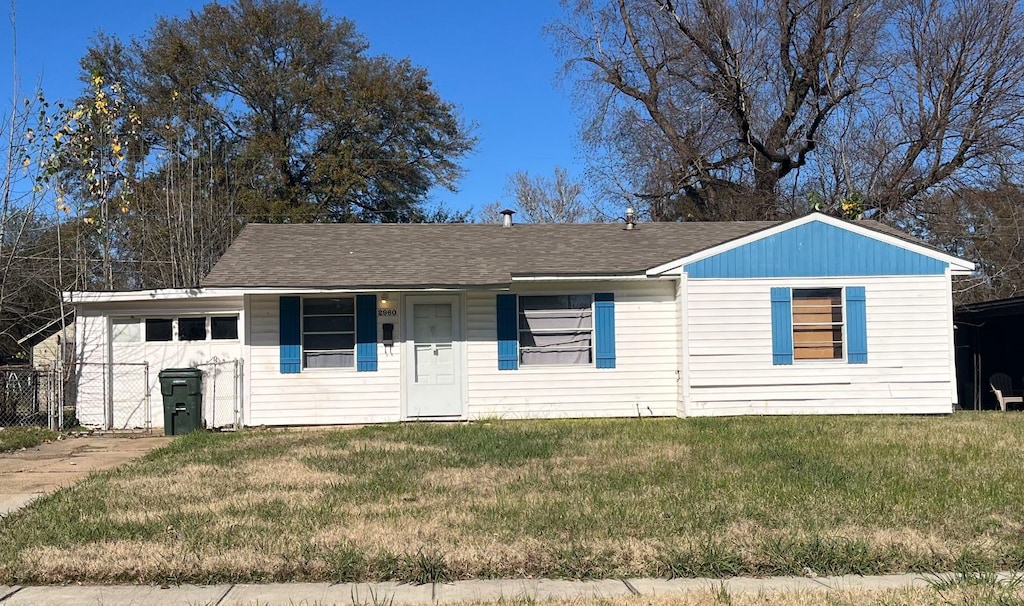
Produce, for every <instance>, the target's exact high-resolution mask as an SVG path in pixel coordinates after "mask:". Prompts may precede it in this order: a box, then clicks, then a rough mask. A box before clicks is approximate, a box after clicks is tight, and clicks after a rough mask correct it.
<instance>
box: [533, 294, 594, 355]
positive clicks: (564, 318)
mask: <svg viewBox="0 0 1024 606" xmlns="http://www.w3.org/2000/svg"><path fill="white" fill-rule="evenodd" d="M593 316H594V313H593V297H592V296H591V295H541V296H520V297H519V363H520V364H522V365H524V366H528V365H538V366H539V365H551V364H591V363H592V362H593V359H594V358H593V342H594V322H593Z"/></svg>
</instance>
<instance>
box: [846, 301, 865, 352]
mask: <svg viewBox="0 0 1024 606" xmlns="http://www.w3.org/2000/svg"><path fill="white" fill-rule="evenodd" d="M846 361H847V362H849V363H850V364H867V363H868V312H867V303H866V302H865V297H864V287H863V286H847V287H846Z"/></svg>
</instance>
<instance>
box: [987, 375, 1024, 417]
mask: <svg viewBox="0 0 1024 606" xmlns="http://www.w3.org/2000/svg"><path fill="white" fill-rule="evenodd" d="M988 384H989V387H991V388H992V393H994V394H995V395H996V400H998V401H999V410H1001V411H1003V412H1006V405H1007V404H1013V403H1019V404H1024V397H1021V396H1011V395H1009V394H1010V393H1012V392H1013V379H1011V378H1010V375H1007V374H1004V373H1001V372H997V373H996V374H994V375H992V376H991V377H989V378H988Z"/></svg>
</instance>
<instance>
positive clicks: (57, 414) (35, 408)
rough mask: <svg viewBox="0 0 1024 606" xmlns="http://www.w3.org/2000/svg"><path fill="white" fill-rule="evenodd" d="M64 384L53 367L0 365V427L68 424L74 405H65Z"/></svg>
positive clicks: (57, 427)
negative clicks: (69, 406) (38, 367)
mask: <svg viewBox="0 0 1024 606" xmlns="http://www.w3.org/2000/svg"><path fill="white" fill-rule="evenodd" d="M66 387H67V381H62V380H61V373H60V372H59V371H58V370H56V369H36V368H32V367H29V366H4V367H0V427H10V426H14V425H36V426H39V427H49V428H50V429H62V428H64V427H67V426H68V425H67V423H73V416H74V414H73V410H74V409H73V406H72V407H71V408H70V409H69V408H68V407H67V406H66V403H67V399H66V398H65V394H66V389H65V388H66Z"/></svg>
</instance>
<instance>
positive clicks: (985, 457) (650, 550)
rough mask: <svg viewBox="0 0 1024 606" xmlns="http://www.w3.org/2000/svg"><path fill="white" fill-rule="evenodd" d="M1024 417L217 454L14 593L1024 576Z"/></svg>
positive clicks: (245, 445)
mask: <svg viewBox="0 0 1024 606" xmlns="http://www.w3.org/2000/svg"><path fill="white" fill-rule="evenodd" d="M1022 453H1024V415H1017V414H969V413H963V414H957V415H954V416H948V417H779V418H769V417H745V418H731V419H664V420H650V419H645V420H639V419H620V420H594V421H575V420H574V421H524V422H509V421H501V422H481V423H473V424H458V425H442V424H402V425H389V426H373V427H365V428H362V429H355V430H332V431H243V432H240V433H234V434H195V435H191V436H187V437H184V438H180V439H178V440H176V441H175V442H173V443H172V444H171V445H169V446H168V447H165V448H163V449H160V450H157V451H154V452H152V453H150V454H149V455H147V456H146V457H145V458H144V459H142V460H141V461H139V462H136V463H133V464H130V465H128V466H125V467H122V468H120V469H117V470H113V471H110V472H106V473H102V474H98V475H95V476H92V477H90V478H89V479H88V480H86V481H84V482H82V483H80V484H78V485H77V486H74V487H72V488H70V489H65V490H61V491H60V492H58V493H56V494H54V495H52V496H51V497H48V498H44V499H41V500H39V501H36V502H35V503H34V504H32V505H31V506H30V507H29V508H28V509H26V510H24V511H22V512H20V513H17V514H14V515H12V516H10V517H9V518H7V519H3V520H0V584H4V583H7V584H10V583H32V582H58V581H62V582H66V581H97V582H109V581H168V580H170V581H182V582H184V581H191V582H211V581H269V580H331V581H348V580H402V581H410V582H426V581H431V580H439V579H440V580H449V579H457V578H474V577H521V576H526V575H528V576H549V577H561V578H590V577H630V576H669V575H676V576H730V575H736V574H749V575H777V574H805V573H807V572H808V569H810V570H811V571H814V572H815V573H817V574H819V575H827V574H842V573H861V574H876V573H886V572H897V571H931V570H949V569H957V570H972V569H980V570H987V569H995V568H999V569H1004V568H1012V569H1019V568H1020V567H1021V565H1022V561H1024V513H1022V512H1024V473H1022V469H1024V463H1022V459H1024V456H1022Z"/></svg>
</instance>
